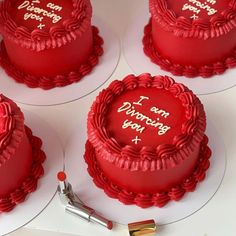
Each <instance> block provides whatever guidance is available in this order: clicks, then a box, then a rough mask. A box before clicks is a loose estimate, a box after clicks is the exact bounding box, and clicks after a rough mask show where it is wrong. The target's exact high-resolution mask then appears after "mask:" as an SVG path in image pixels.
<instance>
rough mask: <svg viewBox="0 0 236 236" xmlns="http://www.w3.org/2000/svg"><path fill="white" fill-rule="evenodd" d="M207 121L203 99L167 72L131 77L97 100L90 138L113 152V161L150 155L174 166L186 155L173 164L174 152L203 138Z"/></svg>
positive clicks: (114, 85) (91, 116)
mask: <svg viewBox="0 0 236 236" xmlns="http://www.w3.org/2000/svg"><path fill="white" fill-rule="evenodd" d="M205 119H206V118H205V112H204V109H203V106H202V104H201V102H200V101H199V99H198V98H197V97H196V96H195V95H194V94H193V93H192V91H190V90H189V89H188V88H186V87H185V86H184V85H182V84H179V83H175V82H174V80H173V79H171V78H169V77H166V76H165V77H162V76H155V77H152V76H150V75H149V74H143V75H140V76H137V77H135V76H134V75H129V76H127V77H126V78H125V79H124V80H123V81H114V82H112V83H111V84H110V85H109V87H108V88H107V89H105V90H103V91H102V92H101V93H100V94H99V96H98V97H97V98H96V100H95V102H94V103H93V105H92V107H91V110H90V113H89V116H88V137H89V141H90V142H91V143H92V145H93V146H94V147H95V148H96V149H98V150H101V151H102V150H105V149H106V150H109V151H108V152H111V156H110V159H111V160H110V161H111V162H113V161H114V159H116V158H117V157H118V159H119V161H120V160H121V159H122V158H123V159H124V158H125V159H126V157H127V156H129V160H133V161H136V162H137V160H140V161H141V160H143V159H146V158H147V159H150V158H151V159H154V160H165V161H167V162H168V161H169V165H175V163H177V162H178V158H179V161H181V158H182V157H181V155H179V156H178V157H176V159H175V160H174V164H173V162H172V161H170V160H169V159H168V158H169V156H173V155H172V154H174V153H176V152H178V151H179V150H181V149H183V148H186V147H190V146H191V145H196V144H198V143H199V142H201V140H202V137H203V135H204V131H205V126H206V120H205ZM192 147H193V146H192ZM182 160H183V159H182ZM119 161H117V163H118V162H119ZM123 161H124V160H123ZM170 163H171V164H170ZM167 165H168V164H167ZM155 168H157V166H156V167H155Z"/></svg>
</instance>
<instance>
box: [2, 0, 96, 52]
mask: <svg viewBox="0 0 236 236" xmlns="http://www.w3.org/2000/svg"><path fill="white" fill-rule="evenodd" d="M91 17H92V7H91V4H90V1H89V0H4V1H3V2H2V3H0V26H1V31H2V34H3V35H4V37H8V38H9V39H11V40H14V41H15V42H16V43H18V44H20V45H21V46H23V47H26V48H30V49H32V50H37V51H41V50H44V49H48V48H51V47H52V48H55V47H61V46H62V45H65V44H67V43H69V42H71V41H72V40H75V39H76V38H77V36H79V35H81V33H83V32H84V31H85V30H86V29H87V28H88V27H89V26H90V21H91Z"/></svg>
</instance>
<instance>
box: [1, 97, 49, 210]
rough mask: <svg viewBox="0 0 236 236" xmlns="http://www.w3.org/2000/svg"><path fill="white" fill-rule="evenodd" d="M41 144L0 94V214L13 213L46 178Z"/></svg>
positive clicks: (12, 103)
mask: <svg viewBox="0 0 236 236" xmlns="http://www.w3.org/2000/svg"><path fill="white" fill-rule="evenodd" d="M41 146H42V142H41V140H40V139H39V138H37V137H35V136H33V135H32V132H31V130H30V129H29V128H28V127H25V125H24V116H23V114H22V112H21V111H20V109H19V108H18V107H17V105H16V104H15V103H14V102H13V101H12V100H10V99H8V98H6V97H4V96H3V95H0V213H1V212H7V211H10V210H12V209H13V208H14V207H15V206H16V205H17V204H19V203H20V202H23V201H24V200H25V197H26V195H27V194H28V193H30V192H33V191H34V190H35V189H36V187H37V181H38V179H39V178H40V177H41V176H42V175H43V167H42V162H43V161H44V159H45V154H44V152H43V151H42V150H41Z"/></svg>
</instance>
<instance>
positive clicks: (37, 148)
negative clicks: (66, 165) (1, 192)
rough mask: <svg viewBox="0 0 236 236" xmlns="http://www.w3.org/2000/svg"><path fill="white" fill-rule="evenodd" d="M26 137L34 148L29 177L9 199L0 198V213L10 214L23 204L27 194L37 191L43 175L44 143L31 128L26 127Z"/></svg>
mask: <svg viewBox="0 0 236 236" xmlns="http://www.w3.org/2000/svg"><path fill="white" fill-rule="evenodd" d="M25 130H26V135H27V137H28V139H29V142H30V144H31V147H32V151H33V152H32V153H33V157H32V158H33V161H32V166H31V170H30V173H29V175H28V176H27V178H26V179H25V180H24V181H23V182H22V184H21V186H20V187H19V188H17V189H15V191H14V192H12V193H11V194H10V195H9V196H8V197H5V198H0V213H1V212H9V211H11V210H12V209H13V208H14V207H15V206H17V205H18V204H20V203H22V202H23V201H24V200H25V198H26V196H27V194H29V193H31V192H34V191H35V190H36V189H37V182H38V179H39V178H40V177H41V176H42V175H43V173H44V169H43V166H42V163H43V162H44V160H45V159H46V155H45V153H44V152H43V151H42V149H41V147H42V141H41V139H40V138H38V137H36V136H34V135H33V134H32V131H31V129H30V128H28V127H27V126H25Z"/></svg>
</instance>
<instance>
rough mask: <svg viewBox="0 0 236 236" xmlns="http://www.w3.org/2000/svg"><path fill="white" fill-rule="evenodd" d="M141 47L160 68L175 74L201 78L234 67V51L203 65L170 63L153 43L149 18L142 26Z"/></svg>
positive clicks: (235, 63) (235, 61)
mask: <svg viewBox="0 0 236 236" xmlns="http://www.w3.org/2000/svg"><path fill="white" fill-rule="evenodd" d="M143 47H144V52H145V54H146V55H147V56H148V57H149V58H150V59H151V61H152V62H153V63H155V64H157V65H159V66H160V68H161V69H163V70H166V71H169V72H171V73H172V74H173V75H177V76H185V77H187V78H194V77H197V76H201V77H203V78H209V77H212V76H214V75H220V74H223V73H224V72H225V71H226V70H227V69H230V68H234V67H236V51H234V52H233V53H232V55H231V56H230V57H228V58H226V59H225V60H223V61H218V62H215V63H213V64H208V65H203V66H201V67H199V68H197V67H194V66H187V65H180V64H175V63H172V62H171V61H170V60H168V59H167V58H165V57H163V56H162V55H161V54H160V53H159V52H158V51H157V50H156V49H155V47H154V45H153V39H152V22H151V20H149V23H148V24H147V25H146V26H145V28H144V37H143Z"/></svg>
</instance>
